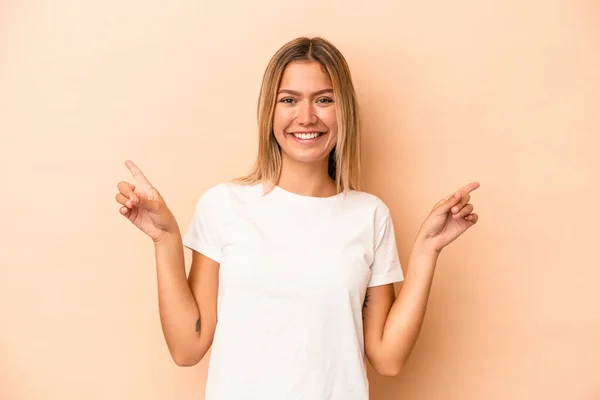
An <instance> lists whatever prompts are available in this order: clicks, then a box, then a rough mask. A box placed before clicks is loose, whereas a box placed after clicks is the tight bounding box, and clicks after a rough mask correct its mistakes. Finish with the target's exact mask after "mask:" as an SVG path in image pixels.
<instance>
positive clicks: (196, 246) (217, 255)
mask: <svg viewBox="0 0 600 400" xmlns="http://www.w3.org/2000/svg"><path fill="white" fill-rule="evenodd" d="M183 245H184V246H185V247H187V248H188V249H191V250H194V251H197V252H198V253H200V254H204V255H205V256H206V257H208V258H210V259H211V260H213V261H216V262H220V261H221V251H220V249H217V248H213V247H209V246H207V245H206V244H204V243H202V241H200V240H199V239H198V238H196V237H194V236H193V235H190V234H187V235H185V236H184V237H183Z"/></svg>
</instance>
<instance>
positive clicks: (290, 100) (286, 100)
mask: <svg viewBox="0 0 600 400" xmlns="http://www.w3.org/2000/svg"><path fill="white" fill-rule="evenodd" d="M294 101H295V100H294V99H292V98H291V97H284V98H283V99H281V100H279V102H280V103H289V104H291V103H293V102H294Z"/></svg>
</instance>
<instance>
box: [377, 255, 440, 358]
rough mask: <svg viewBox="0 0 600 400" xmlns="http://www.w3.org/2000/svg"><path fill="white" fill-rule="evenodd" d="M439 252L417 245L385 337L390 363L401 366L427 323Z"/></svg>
mask: <svg viewBox="0 0 600 400" xmlns="http://www.w3.org/2000/svg"><path fill="white" fill-rule="evenodd" d="M437 259H438V253H436V252H431V251H426V250H423V249H421V248H417V247H413V250H412V252H411V254H410V257H409V261H408V267H407V270H406V277H405V280H404V283H403V285H402V290H401V291H400V293H399V294H398V297H397V298H396V300H395V301H394V304H393V305H392V308H391V309H390V312H389V314H388V317H387V320H386V323H385V326H384V330H383V336H382V339H381V347H382V349H383V352H382V354H385V355H386V357H387V358H388V360H387V362H388V363H389V364H391V365H393V366H394V369H400V368H401V366H402V365H403V364H404V362H405V361H406V359H407V358H408V356H409V355H410V353H411V351H412V349H413V347H414V345H415V343H416V341H417V338H418V336H419V333H420V331H421V326H422V324H423V319H424V316H425V311H426V308H427V302H428V299H429V293H430V290H431V284H432V282H433V276H434V272H435V265H436V263H437Z"/></svg>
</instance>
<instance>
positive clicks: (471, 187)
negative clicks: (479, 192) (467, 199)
mask: <svg viewBox="0 0 600 400" xmlns="http://www.w3.org/2000/svg"><path fill="white" fill-rule="evenodd" d="M479 186H480V185H479V182H471V183H469V184H468V185H465V186H463V187H462V188H460V192H461V193H463V194H467V193H471V192H472V191H473V190H475V189H477V188H478V187H479Z"/></svg>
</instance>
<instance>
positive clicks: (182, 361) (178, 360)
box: [172, 354, 202, 367]
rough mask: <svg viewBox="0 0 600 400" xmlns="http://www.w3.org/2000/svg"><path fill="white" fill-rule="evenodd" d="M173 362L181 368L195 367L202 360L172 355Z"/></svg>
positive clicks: (189, 356) (188, 356)
mask: <svg viewBox="0 0 600 400" xmlns="http://www.w3.org/2000/svg"><path fill="white" fill-rule="evenodd" d="M172 358H173V361H175V364H177V366H179V367H193V366H194V365H196V364H198V363H199V362H200V360H201V359H202V358H199V357H193V356H191V355H185V354H184V355H178V356H176V355H172Z"/></svg>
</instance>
